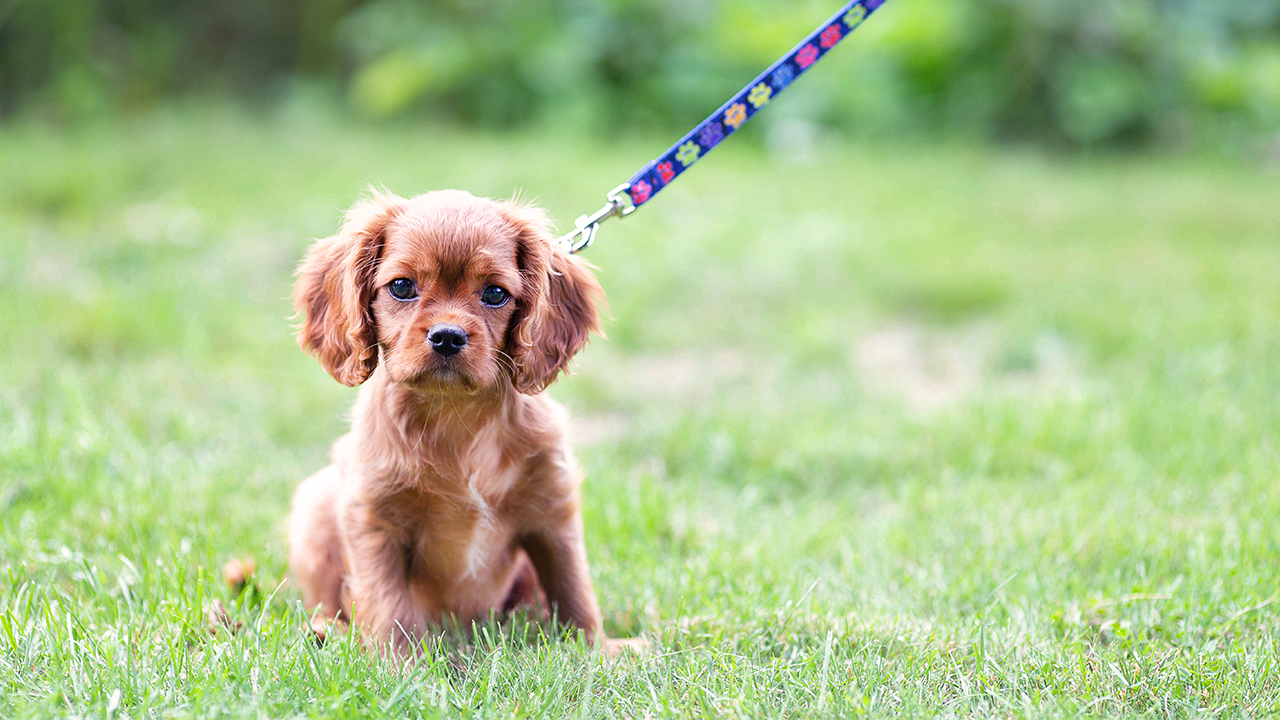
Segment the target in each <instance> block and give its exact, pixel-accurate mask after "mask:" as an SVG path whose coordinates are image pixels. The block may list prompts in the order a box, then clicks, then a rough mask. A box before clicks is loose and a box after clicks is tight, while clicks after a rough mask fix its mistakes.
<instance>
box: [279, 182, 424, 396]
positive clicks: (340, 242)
mask: <svg viewBox="0 0 1280 720" xmlns="http://www.w3.org/2000/svg"><path fill="white" fill-rule="evenodd" d="M404 203H405V201H404V199H403V198H399V197H396V196H395V195H391V194H389V193H375V194H374V196H373V197H372V198H371V199H369V200H362V201H360V202H358V203H356V204H355V205H354V206H352V208H351V209H350V210H348V211H347V215H346V218H345V220H344V222H343V225H342V230H341V231H339V233H338V234H337V235H336V236H334V237H331V238H326V239H324V240H318V241H316V244H315V245H313V246H312V247H311V249H310V250H308V251H307V256H306V257H305V258H303V260H302V264H301V265H300V266H299V267H298V273H297V274H298V282H297V285H296V286H295V287H294V290H293V307H294V308H295V309H296V310H297V311H298V314H299V315H300V316H302V318H303V320H302V324H301V325H299V326H298V344H299V345H301V346H302V348H303V349H304V350H306V351H307V352H309V353H311V354H312V355H314V356H315V357H316V359H317V360H319V361H320V365H321V366H323V367H324V369H325V370H326V371H327V372H328V373H329V374H330V375H332V376H333V377H334V379H335V380H337V381H338V382H340V383H342V384H343V385H348V386H351V385H359V384H360V383H362V382H364V381H365V380H367V379H368V378H369V375H370V374H371V373H372V372H373V370H374V368H375V367H377V366H378V337H377V333H376V330H375V328H374V324H373V312H372V310H371V308H370V307H369V303H370V302H371V301H372V300H373V294H374V291H375V288H374V287H373V278H374V273H375V271H376V270H377V265H378V260H379V258H380V257H381V255H382V246H383V245H384V244H385V238H384V237H383V236H384V234H385V232H386V229H387V225H388V224H389V223H390V222H391V220H392V219H393V218H395V216H396V215H397V214H398V213H399V212H400V210H401V209H403V207H404Z"/></svg>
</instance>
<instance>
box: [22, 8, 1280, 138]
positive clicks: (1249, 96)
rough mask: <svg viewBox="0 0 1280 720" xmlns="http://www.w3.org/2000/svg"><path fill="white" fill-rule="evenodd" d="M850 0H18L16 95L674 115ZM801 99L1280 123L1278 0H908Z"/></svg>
mask: <svg viewBox="0 0 1280 720" xmlns="http://www.w3.org/2000/svg"><path fill="white" fill-rule="evenodd" d="M836 5H837V3H836V2H835V0H821V1H818V0H799V1H795V2H786V3H780V2H767V1H766V0H738V1H736V2H729V1H728V0H600V1H597V0H590V1H588V0H549V1H547V2H539V3H529V2H517V1H516V0H312V1H310V2H304V1H303V0H281V1H278V2H261V1H260V0H222V1H220V2H217V3H195V2H183V1H181V0H9V2H8V4H7V5H0V113H3V114H10V115H11V114H13V113H15V112H19V111H24V110H30V111H35V112H39V113H43V114H46V115H49V116H52V117H55V118H61V119H74V118H76V117H80V116H84V115H92V114H96V113H99V112H103V111H113V110H129V109H132V108H136V107H139V106H146V105H149V104H152V103H155V102H157V101H160V100H163V99H166V98H169V97H171V96H174V95H180V94H188V93H193V92H209V91H214V92H220V93H222V92H226V93H232V94H235V95H242V96H245V97H247V98H250V99H253V100H257V101H263V100H266V101H271V100H275V99H279V98H281V97H285V96H288V95H289V94H290V93H292V92H295V91H296V90H297V89H298V88H300V87H306V88H314V87H319V88H322V89H324V90H325V91H326V92H332V93H334V94H335V95H336V96H338V97H341V98H342V99H343V102H344V103H346V104H348V105H349V106H350V107H351V108H352V109H353V110H354V111H356V112H358V113H360V114H363V115H367V116H372V117H388V116H397V115H430V116H437V117H442V118H447V119H450V120H456V121H461V122H465V123H476V124H481V125H486V126H501V127H510V126H517V125H523V124H528V123H542V124H555V125H564V124H568V125H569V126H570V127H574V128H576V129H590V130H594V131H597V132H599V131H602V130H603V129H604V128H613V127H617V126H619V125H621V126H623V127H630V128H636V127H650V126H654V125H657V126H660V127H662V128H663V129H664V130H665V129H679V128H683V127H685V126H687V125H690V124H691V123H693V122H694V121H696V120H698V119H700V118H701V117H703V116H704V115H706V114H707V113H709V112H710V111H711V110H713V109H714V108H715V107H716V106H717V105H718V104H719V103H720V102H721V101H722V100H723V99H724V98H725V97H727V96H728V94H729V93H731V92H732V91H734V90H736V89H737V88H738V87H739V86H741V85H742V84H743V83H745V82H746V81H747V80H748V79H750V78H751V77H753V76H754V74H755V73H756V72H758V71H759V70H760V69H762V68H763V67H764V66H765V65H766V64H767V63H769V62H771V61H772V60H774V59H775V58H776V57H778V56H779V55H780V54H781V53H782V52H783V51H785V50H786V49H787V48H789V47H790V46H791V45H792V44H794V43H795V42H796V41H797V40H798V39H799V38H800V37H801V36H802V35H803V34H804V33H805V32H807V31H808V30H809V29H811V28H812V27H814V26H816V25H817V23H818V22H819V21H820V20H822V19H823V18H825V17H826V16H827V15H829V14H830V13H831V12H833V11H834V10H835V8H836ZM824 65H825V67H824V68H823V69H822V70H821V71H819V72H816V73H813V74H812V75H811V76H809V78H807V79H806V80H805V81H804V82H803V83H802V84H801V85H802V86H804V87H805V88H806V89H805V90H803V91H799V90H798V91H796V94H797V95H800V96H801V98H800V99H797V100H793V101H790V102H789V103H788V104H787V107H788V110H786V111H785V113H783V112H778V114H786V113H789V114H790V116H791V117H793V118H794V117H797V116H798V117H800V118H802V119H805V120H808V121H813V122H817V123H821V124H822V125H827V126H832V127H837V128H840V129H841V131H842V132H864V133H869V134H875V133H878V132H883V131H885V130H887V129H893V131H894V132H895V133H900V132H902V130H903V129H904V128H914V129H916V130H918V131H921V132H927V133H936V132H947V133H952V132H960V133H964V134H968V135H973V136H978V137H983V138H989V139H994V140H1006V139H1034V140H1038V141H1044V142H1049V143H1052V144H1064V145H1073V146H1089V145H1098V144H1104V145H1135V144H1136V145H1147V144H1160V145H1180V144H1187V143H1198V142H1205V141H1214V140H1215V139H1219V138H1228V139H1239V138H1253V137H1259V136H1265V135H1269V134H1270V133H1274V132H1276V131H1277V130H1278V129H1280V0H1095V1H1094V2H1091V3H1080V2H1072V1H1069V0H894V1H893V2H891V3H889V4H888V5H887V6H886V7H885V8H884V9H883V10H882V11H881V12H880V13H879V14H878V15H877V17H876V18H875V20H874V22H871V23H868V25H867V26H866V28H864V29H863V30H861V31H860V32H859V37H858V38H857V39H856V40H854V41H852V42H850V43H848V44H847V45H846V46H845V47H842V48H841V50H840V51H839V52H838V53H836V54H834V55H833V56H832V59H830V60H828V61H826V63H824Z"/></svg>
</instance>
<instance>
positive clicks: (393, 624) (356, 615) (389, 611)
mask: <svg viewBox="0 0 1280 720" xmlns="http://www.w3.org/2000/svg"><path fill="white" fill-rule="evenodd" d="M341 523H342V538H343V540H344V548H345V550H346V553H347V561H348V565H349V566H350V574H349V575H348V578H347V586H348V590H349V598H350V603H351V617H352V620H353V622H357V623H359V624H360V625H361V626H363V627H364V629H365V631H366V632H367V633H368V634H369V636H370V638H371V639H372V640H373V641H374V642H376V643H378V644H386V643H389V645H387V646H386V647H389V648H390V649H391V650H394V651H396V652H398V653H400V654H402V655H404V654H409V651H410V650H411V648H412V646H413V645H414V644H416V642H417V640H418V638H419V637H421V634H422V632H423V630H424V629H425V628H426V619H425V617H424V614H423V612H422V610H421V609H420V608H418V606H417V604H416V603H415V602H414V600H413V595H412V593H411V592H410V590H409V553H410V547H409V544H408V542H407V541H406V540H405V539H403V538H401V537H398V535H397V533H396V532H394V528H391V527H389V526H387V525H386V524H385V523H384V522H381V521H380V520H379V519H378V518H377V517H376V515H375V514H374V513H372V512H371V511H370V509H369V507H368V506H367V505H365V504H364V503H361V502H356V503H353V504H352V505H350V506H348V507H346V508H344V512H343V513H342V518H341Z"/></svg>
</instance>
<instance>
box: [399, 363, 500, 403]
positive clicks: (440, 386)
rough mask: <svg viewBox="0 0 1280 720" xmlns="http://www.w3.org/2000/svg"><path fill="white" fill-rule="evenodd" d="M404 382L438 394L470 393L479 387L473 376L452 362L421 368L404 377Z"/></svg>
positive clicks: (420, 389)
mask: <svg viewBox="0 0 1280 720" xmlns="http://www.w3.org/2000/svg"><path fill="white" fill-rule="evenodd" d="M404 384H405V385H407V386H409V387H411V388H413V389H414V390H418V391H420V392H429V393H439V394H464V395H472V394H475V393H477V392H479V391H480V389H481V388H480V386H479V384H478V383H477V382H476V381H475V378H473V377H471V375H470V374H469V373H466V372H464V371H462V370H461V369H460V368H458V367H456V366H455V365H454V364H453V363H444V364H441V365H437V366H435V367H425V368H422V369H421V370H419V371H418V372H416V373H414V374H413V375H410V376H409V377H408V378H406V379H405V380H404Z"/></svg>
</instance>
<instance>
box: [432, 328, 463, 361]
mask: <svg viewBox="0 0 1280 720" xmlns="http://www.w3.org/2000/svg"><path fill="white" fill-rule="evenodd" d="M427 342H429V343H431V349H432V350H435V351H436V352H437V353H439V354H441V355H443V356H445V357H449V356H450V355H457V354H458V351H460V350H462V348H464V347H466V345H467V331H465V330H463V329H462V328H460V327H458V326H457V325H446V324H445V323H440V324H439V325H436V326H435V327H433V328H431V329H430V330H428V331H427Z"/></svg>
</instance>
